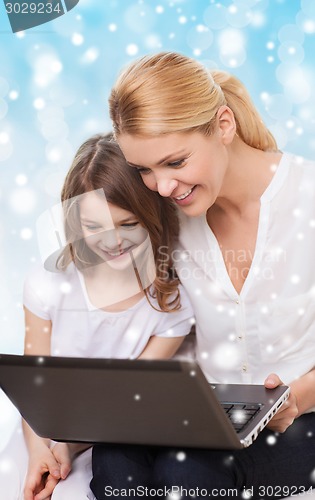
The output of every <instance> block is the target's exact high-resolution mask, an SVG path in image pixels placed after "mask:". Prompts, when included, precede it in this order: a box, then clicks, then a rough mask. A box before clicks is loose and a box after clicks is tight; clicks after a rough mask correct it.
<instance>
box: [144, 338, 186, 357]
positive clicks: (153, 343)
mask: <svg viewBox="0 0 315 500" xmlns="http://www.w3.org/2000/svg"><path fill="white" fill-rule="evenodd" d="M184 338H185V336H183V337H171V338H166V337H158V336H153V337H151V338H150V340H149V342H148V343H147V345H146V346H145V348H144V350H143V351H142V353H141V354H140V356H139V358H138V359H169V358H171V357H172V356H174V354H175V353H176V351H177V349H178V348H179V347H180V345H181V344H182V342H183V341H184Z"/></svg>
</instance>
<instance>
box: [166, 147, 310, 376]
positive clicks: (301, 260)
mask: <svg viewBox="0 0 315 500" xmlns="http://www.w3.org/2000/svg"><path fill="white" fill-rule="evenodd" d="M253 168H254V165H253ZM181 219H182V220H181V232H180V248H179V249H178V252H177V254H176V255H174V260H175V265H176V267H177V272H178V274H179V277H180V280H181V282H182V284H183V286H184V287H185V289H186V291H187V293H188V295H189V298H190V300H191V303H192V305H193V309H194V313H195V317H196V334H197V353H196V355H197V360H198V361H199V363H200V365H201V367H202V369H203V371H204V373H205V374H206V376H207V378H208V380H209V381H212V382H230V383H258V384H261V383H263V382H264V380H265V378H266V377H267V375H268V374H270V373H272V372H274V373H277V374H278V375H279V376H280V377H281V378H282V380H283V382H284V383H290V382H291V381H293V380H294V379H296V378H297V377H299V376H301V375H303V374H305V373H306V372H308V371H309V370H311V369H312V368H313V367H315V163H312V162H309V161H307V160H304V159H302V158H300V157H296V156H293V155H289V154H283V156H282V158H281V161H280V164H279V165H278V168H277V170H276V172H275V174H274V176H273V179H272V181H271V183H270V185H269V186H268V188H267V189H266V191H265V192H264V193H263V195H262V197H261V209H260V217H259V227H258V233H257V242H256V248H255V253H254V255H253V260H252V264H251V267H250V270H249V274H248V276H247V278H246V280H245V283H244V285H243V288H242V290H241V293H240V294H238V293H237V292H236V290H235V288H234V287H233V285H232V282H231V280H230V278H229V275H228V273H227V270H226V267H225V264H224V260H223V256H222V254H221V251H220V248H219V245H218V242H217V240H216V238H215V236H214V234H213V232H212V231H211V229H210V228H209V226H208V224H207V221H206V218H205V216H200V217H196V218H192V217H186V216H182V218H181ZM235 258H241V256H238V255H236V256H235Z"/></svg>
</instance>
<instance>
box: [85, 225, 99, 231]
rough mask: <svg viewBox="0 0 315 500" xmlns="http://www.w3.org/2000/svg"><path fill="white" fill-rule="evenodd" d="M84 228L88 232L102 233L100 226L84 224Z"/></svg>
mask: <svg viewBox="0 0 315 500" xmlns="http://www.w3.org/2000/svg"><path fill="white" fill-rule="evenodd" d="M84 227H85V229H87V230H88V231H101V227H100V226H92V225H88V224H84Z"/></svg>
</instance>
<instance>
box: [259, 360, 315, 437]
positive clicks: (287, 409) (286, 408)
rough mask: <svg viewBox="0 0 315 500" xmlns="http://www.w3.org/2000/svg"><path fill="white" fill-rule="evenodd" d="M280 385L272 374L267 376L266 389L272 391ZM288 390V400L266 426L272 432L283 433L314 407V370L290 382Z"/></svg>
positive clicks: (276, 377)
mask: <svg viewBox="0 0 315 500" xmlns="http://www.w3.org/2000/svg"><path fill="white" fill-rule="evenodd" d="M282 383H283V382H282V381H281V380H280V378H279V377H278V375H276V374H274V373H272V374H271V375H268V377H267V379H266V380H265V386H266V387H267V388H268V389H273V388H274V387H277V386H278V385H281V384H282ZM290 389H291V391H290V396H289V399H288V400H287V401H286V402H285V403H284V404H283V405H282V407H281V408H280V410H279V411H278V412H277V413H276V414H275V416H274V417H273V418H272V419H271V421H270V422H269V424H268V427H269V428H270V429H271V430H273V431H278V432H284V431H285V430H286V429H287V428H288V427H289V426H290V425H291V424H292V423H293V422H294V420H295V419H296V418H298V417H299V416H300V415H302V414H303V413H305V412H306V411H308V410H310V409H311V408H313V407H315V369H313V370H311V371H309V372H308V373H306V374H305V375H302V376H301V377H299V378H298V379H297V380H294V381H293V382H291V384H290Z"/></svg>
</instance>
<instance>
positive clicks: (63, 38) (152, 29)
mask: <svg viewBox="0 0 315 500" xmlns="http://www.w3.org/2000/svg"><path fill="white" fill-rule="evenodd" d="M161 50H175V51H180V52H183V53H185V54H187V55H189V56H192V57H195V58H197V59H198V60H200V61H202V62H203V63H204V64H206V65H208V66H209V67H220V68H223V69H225V70H228V71H231V72H233V73H235V74H236V75H237V76H238V77H240V78H241V79H242V80H243V81H244V83H245V84H246V85H247V87H248V89H249V91H250V93H251V95H252V97H253V100H254V102H255V104H256V105H257V107H258V109H259V110H260V112H261V115H262V117H263V119H264V121H265V122H266V123H267V125H268V126H269V127H270V129H271V130H272V132H273V133H274V135H275V136H276V138H277V139H278V142H279V146H280V148H281V149H286V150H288V151H291V152H294V153H297V154H301V155H303V156H306V157H308V158H313V157H314V151H315V134H314V132H315V105H314V102H315V63H314V52H315V2H314V1H313V0H269V1H268V0H234V2H233V1H232V0H222V1H221V2H218V1H216V0H198V1H197V0H172V1H169V0H152V1H149V0H138V1H136V0H125V1H123V0H121V1H114V0H112V1H106V0H80V2H79V4H78V5H77V6H76V7H75V8H74V9H73V10H72V11H70V12H69V13H67V14H66V15H64V16H62V17H60V18H58V19H56V20H54V21H51V22H49V23H47V24H44V25H41V26H38V27H37V28H33V29H30V30H27V31H25V32H20V33H17V34H13V33H12V32H11V28H10V24H9V21H8V18H7V16H6V12H5V7H4V4H3V3H1V4H0V210H1V212H0V213H1V217H0V276H1V280H0V352H17V353H19V352H22V350H23V314H22V288H23V280H24V276H25V274H26V272H27V271H28V269H29V268H30V266H31V265H32V264H33V263H35V262H36V261H38V260H39V258H40V257H39V252H38V246H37V237H36V228H35V222H36V219H37V217H38V216H39V215H40V214H41V213H42V212H43V211H44V210H45V209H47V208H48V207H50V206H51V205H53V204H55V203H56V202H58V197H59V192H60V188H61V185H62V181H63V178H64V176H65V173H66V171H67V169H68V168H69V166H70V163H71V159H72V157H73V154H74V152H75V150H76V148H77V147H78V146H79V145H80V143H81V142H82V141H83V140H84V139H86V138H87V137H89V136H90V135H91V134H93V133H95V132H100V131H109V130H110V128H111V125H110V122H109V118H108V106H107V98H108V95H109V92H110V88H111V86H112V84H113V83H114V81H115V79H116V76H117V75H118V72H119V70H120V69H121V68H122V67H123V66H124V65H126V64H127V63H129V62H130V61H131V60H132V59H134V58H135V57H139V56H141V55H143V54H146V53H148V52H157V51H161ZM2 415H3V416H2V417H1V418H2V421H1V418H0V424H1V422H4V421H5V419H8V418H9V414H2Z"/></svg>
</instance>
